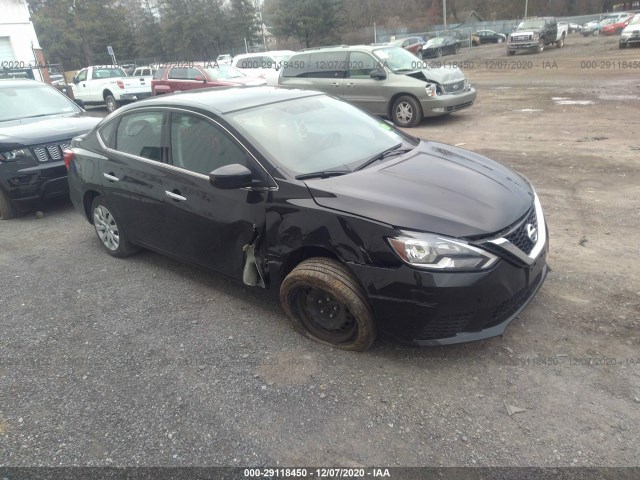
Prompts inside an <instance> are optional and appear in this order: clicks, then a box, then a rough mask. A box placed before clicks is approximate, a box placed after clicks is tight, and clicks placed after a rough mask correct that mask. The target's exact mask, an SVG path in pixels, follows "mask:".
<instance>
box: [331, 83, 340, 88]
mask: <svg viewBox="0 0 640 480" xmlns="http://www.w3.org/2000/svg"><path fill="white" fill-rule="evenodd" d="M331 86H332V87H339V86H340V84H339V83H338V82H332V83H331Z"/></svg>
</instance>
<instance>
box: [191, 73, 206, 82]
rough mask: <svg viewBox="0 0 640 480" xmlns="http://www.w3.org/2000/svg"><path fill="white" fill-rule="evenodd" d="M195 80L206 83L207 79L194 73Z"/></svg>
mask: <svg viewBox="0 0 640 480" xmlns="http://www.w3.org/2000/svg"><path fill="white" fill-rule="evenodd" d="M193 79H194V80H195V81H196V82H203V83H207V79H206V78H204V77H203V76H202V75H196V76H195V77H194V78H193Z"/></svg>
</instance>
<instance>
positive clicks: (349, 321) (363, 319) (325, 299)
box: [280, 257, 377, 352]
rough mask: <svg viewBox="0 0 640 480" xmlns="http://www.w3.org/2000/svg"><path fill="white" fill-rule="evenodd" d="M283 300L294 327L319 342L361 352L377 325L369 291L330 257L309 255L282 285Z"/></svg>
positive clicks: (373, 336)
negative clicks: (312, 256) (311, 256)
mask: <svg viewBox="0 0 640 480" xmlns="http://www.w3.org/2000/svg"><path fill="white" fill-rule="evenodd" d="M280 303H281V304H282V308H283V309H284V311H285V313H286V314H287V317H288V318H289V320H290V321H291V324H292V326H293V328H294V329H295V330H296V331H297V332H299V333H300V334H302V335H304V336H306V337H308V338H310V339H311V340H314V341H316V342H319V343H322V344H325V345H330V346H332V347H335V348H340V349H342V350H352V351H358V352H362V351H364V350H366V349H368V348H369V347H370V346H371V345H372V344H373V342H374V341H375V339H376V336H377V329H376V324H375V320H374V316H373V312H372V310H371V307H370V306H369V302H368V301H367V297H366V294H365V292H364V290H363V289H362V287H361V286H360V284H359V283H358V282H357V280H356V279H355V278H354V276H353V275H352V274H351V272H350V271H349V270H348V269H347V267H345V266H344V265H343V264H342V263H340V262H338V261H337V260H334V259H331V258H322V257H316V258H310V259H308V260H305V261H303V262H302V263H300V264H299V265H298V266H297V267H296V268H294V269H293V270H292V271H291V273H289V275H287V277H286V278H285V279H284V282H282V286H281V287H280Z"/></svg>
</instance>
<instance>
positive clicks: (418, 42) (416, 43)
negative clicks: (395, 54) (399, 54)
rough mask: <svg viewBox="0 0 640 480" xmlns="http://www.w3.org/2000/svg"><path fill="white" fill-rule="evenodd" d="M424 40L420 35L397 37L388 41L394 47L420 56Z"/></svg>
mask: <svg viewBox="0 0 640 480" xmlns="http://www.w3.org/2000/svg"><path fill="white" fill-rule="evenodd" d="M425 43H426V42H425V41H424V40H423V39H422V38H420V37H407V38H399V39H397V40H394V41H393V42H390V43H389V44H390V45H393V46H394V47H401V48H404V49H405V50H407V51H408V52H411V53H413V54H414V55H415V56H417V57H420V58H422V48H423V47H424V45H425Z"/></svg>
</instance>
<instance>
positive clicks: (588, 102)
mask: <svg viewBox="0 0 640 480" xmlns="http://www.w3.org/2000/svg"><path fill="white" fill-rule="evenodd" d="M551 100H553V101H554V102H556V105H593V100H571V99H570V98H567V97H551Z"/></svg>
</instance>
